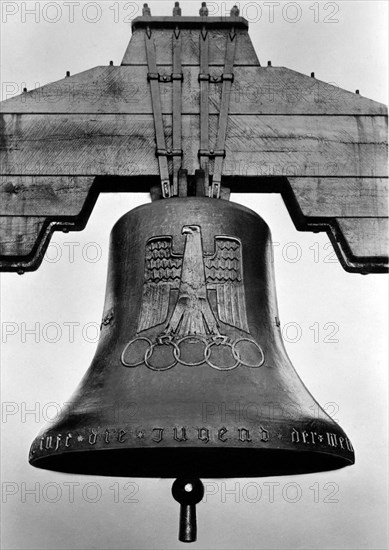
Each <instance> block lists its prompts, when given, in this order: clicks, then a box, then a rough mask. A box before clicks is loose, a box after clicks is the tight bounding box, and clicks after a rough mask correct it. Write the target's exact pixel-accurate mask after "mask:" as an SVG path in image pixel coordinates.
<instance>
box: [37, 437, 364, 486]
mask: <svg viewBox="0 0 389 550" xmlns="http://www.w3.org/2000/svg"><path fill="white" fill-rule="evenodd" d="M112 451H113V452H114V454H115V453H117V454H123V455H125V454H132V453H134V452H135V453H136V454H138V453H139V452H140V453H142V454H143V453H144V452H146V454H149V453H155V452H156V451H158V453H161V454H165V453H166V454H167V453H168V452H169V451H170V452H174V451H176V452H178V453H179V454H181V453H182V454H188V453H191V452H195V453H196V454H197V453H199V454H204V452H205V453H207V454H210V453H209V451H211V453H212V451H216V454H221V453H226V452H227V453H229V452H232V453H236V454H239V453H243V454H244V455H245V456H247V455H254V456H255V455H258V454H265V455H266V454H268V453H271V454H275V453H280V454H281V455H282V454H285V455H290V454H292V455H296V456H297V455H306V454H307V453H308V454H310V455H312V456H313V457H316V458H318V457H320V458H325V456H327V457H331V458H332V459H333V464H331V465H330V467H328V468H323V467H320V468H316V469H312V470H308V471H295V472H292V471H284V472H281V473H274V472H270V473H258V472H254V473H245V474H239V473H236V471H235V472H234V474H232V475H226V474H223V473H222V474H220V475H207V474H205V475H203V473H202V471H199V470H200V469H201V468H199V469H198V470H197V471H193V470H180V469H179V468H177V469H176V473H172V474H162V473H161V474H149V475H145V474H143V473H142V474H137V473H131V472H130V473H128V474H123V473H121V472H120V473H117V474H116V473H102V474H101V473H96V472H94V471H91V472H86V471H85V470H84V471H72V470H67V469H57V468H48V467H47V466H45V463H50V462H51V461H50V459H52V458H54V460H55V458H56V457H63V458H65V457H66V456H69V455H70V456H72V457H74V455H77V454H78V453H82V454H84V455H86V456H89V457H90V456H91V455H92V454H93V455H99V454H101V453H104V452H105V453H109V452H111V453H112ZM185 451H186V453H185ZM251 458H253V457H251ZM28 462H29V464H30V465H31V466H33V467H34V468H39V469H41V470H48V471H52V472H58V473H65V474H69V475H88V476H99V477H126V478H145V479H149V478H150V479H174V478H177V477H182V476H183V475H191V476H193V475H195V476H196V477H198V478H202V479H224V478H231V479H233V478H260V477H284V476H297V475H309V474H318V473H324V472H331V471H332V472H333V471H336V470H341V469H343V468H346V467H347V466H353V465H354V464H355V452H354V451H352V456H350V457H346V456H344V455H340V454H336V453H331V452H328V451H325V450H312V449H282V448H281V449H280V448H278V449H277V448H275V449H274V448H273V449H266V448H258V447H256V448H242V447H232V446H229V447H228V446H225V447H207V448H204V447H193V446H192V447H180V446H179V445H177V446H169V447H143V448H140V447H138V448H102V449H93V450H92V449H90V450H85V449H74V450H72V451H66V452H64V453H57V454H55V453H53V454H51V455H46V456H41V457H37V458H36V459H35V460H34V457H32V458H29V460H28ZM41 463H42V464H41ZM65 463H66V461H65ZM139 463H142V459H141V460H139V461H138V463H137V464H136V466H137V465H138V464H139ZM162 469H163V467H161V470H162Z"/></svg>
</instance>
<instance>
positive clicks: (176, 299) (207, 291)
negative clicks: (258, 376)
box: [121, 225, 265, 371]
mask: <svg viewBox="0 0 389 550" xmlns="http://www.w3.org/2000/svg"><path fill="white" fill-rule="evenodd" d="M182 234H183V235H185V246H184V253H183V254H177V253H175V252H174V251H173V238H172V237H171V236H158V237H152V238H151V239H149V240H148V241H147V243H146V251H145V273H144V283H143V294H142V303H141V311H140V315H139V320H138V328H137V337H136V338H134V339H133V340H131V341H130V342H128V344H127V345H126V346H125V348H124V350H123V353H122V355H121V362H122V364H123V365H124V366H126V367H138V366H139V365H141V364H145V365H146V366H147V367H148V368H150V369H152V370H156V371H162V370H168V369H171V368H172V367H174V366H175V365H176V364H177V363H181V364H182V365H185V366H189V367H196V366H200V365H201V364H208V365H209V366H210V367H213V368H215V369H217V370H232V369H234V368H236V367H238V366H239V365H244V366H246V367H251V368H257V367H261V366H262V365H263V363H264V360H265V357H264V353H263V351H262V348H261V347H260V346H259V344H258V343H257V342H255V341H254V340H253V339H252V338H251V337H250V332H249V327H248V323H247V314H246V301H245V291H244V282H243V265H242V263H243V262H242V244H241V242H240V240H239V239H237V238H236V237H229V236H225V235H223V236H216V237H215V239H214V252H213V254H211V255H207V254H204V251H203V244H202V238H201V227H200V226H198V225H185V226H184V227H183V228H182ZM212 291H213V292H212ZM172 301H173V306H172ZM162 324H163V329H162V330H161V332H160V333H159V334H158V335H157V337H155V336H154V337H153V336H152V335H150V332H154V334H155V330H154V331H151V330H150V329H153V328H154V327H156V326H158V325H162ZM223 325H225V327H224V330H223ZM228 329H230V330H228ZM231 329H234V330H231ZM226 332H228V333H229V335H227V334H226ZM231 334H233V335H231Z"/></svg>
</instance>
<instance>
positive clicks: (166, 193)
mask: <svg viewBox="0 0 389 550" xmlns="http://www.w3.org/2000/svg"><path fill="white" fill-rule="evenodd" d="M145 43H146V55H147V64H148V68H149V73H148V75H147V77H148V81H149V82H150V90H151V103H152V106H153V113H154V126H155V138H156V142H157V152H158V151H159V152H161V153H162V152H164V151H166V143H165V134H164V131H163V119H162V105H161V96H160V90H159V74H158V69H157V61H156V54H155V44H154V41H153V39H152V35H151V33H149V32H146V33H145ZM157 156H158V164H159V174H160V177H161V187H162V196H163V197H164V198H168V197H170V196H171V189H170V180H169V168H168V161H167V156H166V154H157Z"/></svg>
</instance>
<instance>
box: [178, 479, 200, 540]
mask: <svg viewBox="0 0 389 550" xmlns="http://www.w3.org/2000/svg"><path fill="white" fill-rule="evenodd" d="M172 495H173V497H174V498H175V500H176V501H177V502H179V503H180V505H181V506H180V527H179V531H178V540H180V541H181V542H195V541H196V539H197V519H196V504H198V503H199V502H200V500H201V499H202V498H203V496H204V485H203V484H202V482H201V480H200V479H193V478H178V479H176V481H175V482H174V483H173V487H172Z"/></svg>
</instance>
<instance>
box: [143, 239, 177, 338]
mask: <svg viewBox="0 0 389 550" xmlns="http://www.w3.org/2000/svg"><path fill="white" fill-rule="evenodd" d="M181 267H182V256H180V255H177V254H174V253H173V245H172V237H169V236H166V237H153V238H152V239H149V240H148V241H147V243H146V250H145V274H144V283H143V294H142V307H141V312H140V315H139V321H138V333H139V332H142V331H143V330H147V329H149V328H151V327H154V326H156V325H160V324H161V323H163V322H164V321H165V320H166V317H167V314H168V310H169V297H170V290H175V289H178V288H179V284H180V278H181Z"/></svg>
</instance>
